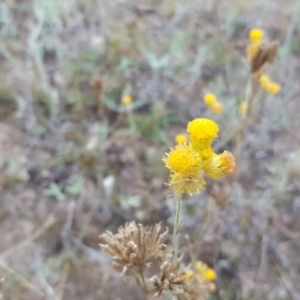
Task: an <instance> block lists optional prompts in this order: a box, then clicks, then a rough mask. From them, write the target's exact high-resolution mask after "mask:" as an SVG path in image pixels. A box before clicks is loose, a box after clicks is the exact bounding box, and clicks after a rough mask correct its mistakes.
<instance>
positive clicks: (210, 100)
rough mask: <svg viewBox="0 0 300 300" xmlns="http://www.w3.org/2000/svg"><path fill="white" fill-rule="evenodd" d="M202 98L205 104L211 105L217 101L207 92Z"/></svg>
mask: <svg viewBox="0 0 300 300" xmlns="http://www.w3.org/2000/svg"><path fill="white" fill-rule="evenodd" d="M203 100H204V103H205V104H206V105H212V104H213V103H215V102H216V101H217V97H216V96H215V95H214V94H212V93H207V94H205V95H204V98H203Z"/></svg>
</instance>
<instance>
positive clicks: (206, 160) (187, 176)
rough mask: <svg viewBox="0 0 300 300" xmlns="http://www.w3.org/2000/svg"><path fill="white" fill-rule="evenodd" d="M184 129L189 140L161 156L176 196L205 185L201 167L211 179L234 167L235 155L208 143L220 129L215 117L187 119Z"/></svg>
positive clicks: (197, 189) (224, 173) (219, 176)
mask: <svg viewBox="0 0 300 300" xmlns="http://www.w3.org/2000/svg"><path fill="white" fill-rule="evenodd" d="M187 132H188V133H189V144H187V143H182V144H178V145H177V146H175V148H174V149H171V150H170V151H169V152H168V153H166V154H165V156H164V157H163V161H164V163H165V165H166V167H167V168H168V169H170V181H169V186H170V187H171V188H173V190H174V193H175V194H176V195H178V196H181V195H182V194H183V193H187V194H189V195H190V196H191V195H193V194H196V193H199V192H200V191H201V190H203V189H204V186H205V180H204V178H203V177H202V176H201V174H200V171H201V170H203V171H204V172H205V174H206V175H207V176H208V177H210V178H213V179H220V178H222V177H224V176H226V175H230V174H232V173H233V172H234V170H235V159H234V156H233V155H232V154H231V153H230V152H229V151H224V152H223V153H221V154H216V153H214V151H213V149H212V147H211V144H212V142H213V140H214V139H215V138H216V137H217V136H218V132H219V127H218V125H217V124H216V123H215V122H214V121H212V120H210V119H205V118H197V119H194V120H192V121H191V122H189V123H188V125H187Z"/></svg>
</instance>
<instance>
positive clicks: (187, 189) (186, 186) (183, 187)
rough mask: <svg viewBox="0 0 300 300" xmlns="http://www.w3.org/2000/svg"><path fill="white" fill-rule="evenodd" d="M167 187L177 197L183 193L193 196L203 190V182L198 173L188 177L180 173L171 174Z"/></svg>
mask: <svg viewBox="0 0 300 300" xmlns="http://www.w3.org/2000/svg"><path fill="white" fill-rule="evenodd" d="M168 185H169V187H170V188H173V190H174V193H175V194H176V195H178V196H179V197H181V195H182V194H184V193H186V194H188V195H190V196H192V195H193V194H199V192H200V191H202V190H203V189H204V187H205V181H204V179H203V178H202V177H201V176H200V175H199V173H197V174H193V175H189V176H187V175H184V174H181V173H171V175H170V181H169V184H168Z"/></svg>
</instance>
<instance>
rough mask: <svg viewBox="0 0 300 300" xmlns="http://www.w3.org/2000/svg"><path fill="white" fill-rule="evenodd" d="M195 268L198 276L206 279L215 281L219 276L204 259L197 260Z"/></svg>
mask: <svg viewBox="0 0 300 300" xmlns="http://www.w3.org/2000/svg"><path fill="white" fill-rule="evenodd" d="M195 269H196V271H197V277H198V278H203V279H205V280H206V281H214V280H215V279H216V278H217V273H216V271H215V270H214V269H212V268H209V267H208V265H207V264H205V263H204V262H202V261H196V263H195Z"/></svg>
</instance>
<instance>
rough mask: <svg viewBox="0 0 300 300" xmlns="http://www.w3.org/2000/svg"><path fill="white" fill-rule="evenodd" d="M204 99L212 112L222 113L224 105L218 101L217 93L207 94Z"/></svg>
mask: <svg viewBox="0 0 300 300" xmlns="http://www.w3.org/2000/svg"><path fill="white" fill-rule="evenodd" d="M203 101H204V103H205V104H206V105H207V106H208V108H209V109H210V110H211V111H212V112H214V113H216V114H220V113H221V112H222V111H223V105H222V104H221V103H220V102H219V101H218V99H217V97H216V96H215V94H212V93H208V94H205V96H204V98H203Z"/></svg>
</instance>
